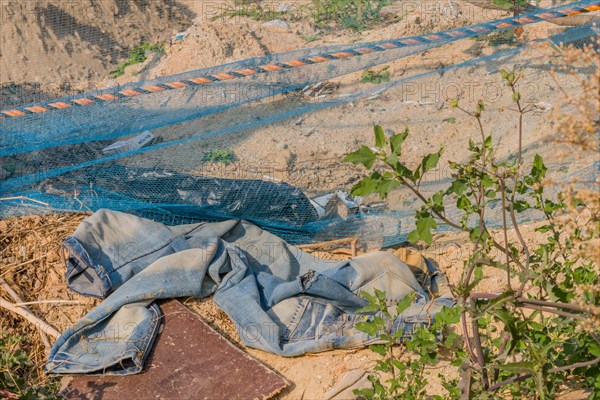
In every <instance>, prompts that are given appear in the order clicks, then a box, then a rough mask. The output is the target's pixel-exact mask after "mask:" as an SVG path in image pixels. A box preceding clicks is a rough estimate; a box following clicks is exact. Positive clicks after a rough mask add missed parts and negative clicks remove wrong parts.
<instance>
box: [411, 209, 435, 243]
mask: <svg viewBox="0 0 600 400" xmlns="http://www.w3.org/2000/svg"><path fill="white" fill-rule="evenodd" d="M415 224H416V226H417V229H416V230H415V231H413V232H416V234H413V232H411V233H410V234H409V235H408V240H409V241H410V242H411V243H416V242H417V241H419V240H422V241H424V242H425V243H427V244H431V242H432V241H433V237H432V236H431V230H432V229H435V228H437V222H435V219H433V217H431V216H427V217H423V216H420V217H419V218H418V219H417V221H416V223H415ZM415 235H416V236H415ZM415 238H416V239H417V240H414V241H413V240H411V239H415Z"/></svg>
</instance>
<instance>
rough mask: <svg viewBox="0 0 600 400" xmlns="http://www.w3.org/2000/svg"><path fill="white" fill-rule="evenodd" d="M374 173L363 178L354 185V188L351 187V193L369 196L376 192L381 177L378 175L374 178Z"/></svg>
mask: <svg viewBox="0 0 600 400" xmlns="http://www.w3.org/2000/svg"><path fill="white" fill-rule="evenodd" d="M373 175H375V174H373ZM373 175H371V176H366V177H364V178H362V179H361V180H360V181H359V182H358V183H357V184H356V185H354V186H353V187H352V189H350V194H352V195H353V196H367V195H370V194H371V193H376V192H377V188H378V186H379V182H380V180H381V179H380V178H377V177H375V178H374V177H373ZM377 175H379V174H377Z"/></svg>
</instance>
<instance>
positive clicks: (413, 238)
mask: <svg viewBox="0 0 600 400" xmlns="http://www.w3.org/2000/svg"><path fill="white" fill-rule="evenodd" d="M406 240H408V241H409V242H410V243H417V242H418V241H419V232H417V230H416V229H415V230H414V231H411V232H409V234H408V236H407V237H406Z"/></svg>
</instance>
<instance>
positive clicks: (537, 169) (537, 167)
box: [530, 154, 548, 182]
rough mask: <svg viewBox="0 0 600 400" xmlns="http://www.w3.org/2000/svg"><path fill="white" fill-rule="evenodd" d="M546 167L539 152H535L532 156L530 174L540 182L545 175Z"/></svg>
mask: <svg viewBox="0 0 600 400" xmlns="http://www.w3.org/2000/svg"><path fill="white" fill-rule="evenodd" d="M546 171H548V168H546V166H545V165H544V160H543V159H542V157H541V156H540V155H539V154H536V155H535V157H534V158H533V166H532V168H531V173H530V175H531V176H532V177H533V178H534V179H535V180H536V181H537V182H540V181H541V180H542V179H544V177H545V176H546Z"/></svg>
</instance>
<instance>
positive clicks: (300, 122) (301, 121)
mask: <svg viewBox="0 0 600 400" xmlns="http://www.w3.org/2000/svg"><path fill="white" fill-rule="evenodd" d="M303 122H304V118H302V117H300V118H298V120H297V121H296V122H294V124H296V125H302V123H303Z"/></svg>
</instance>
